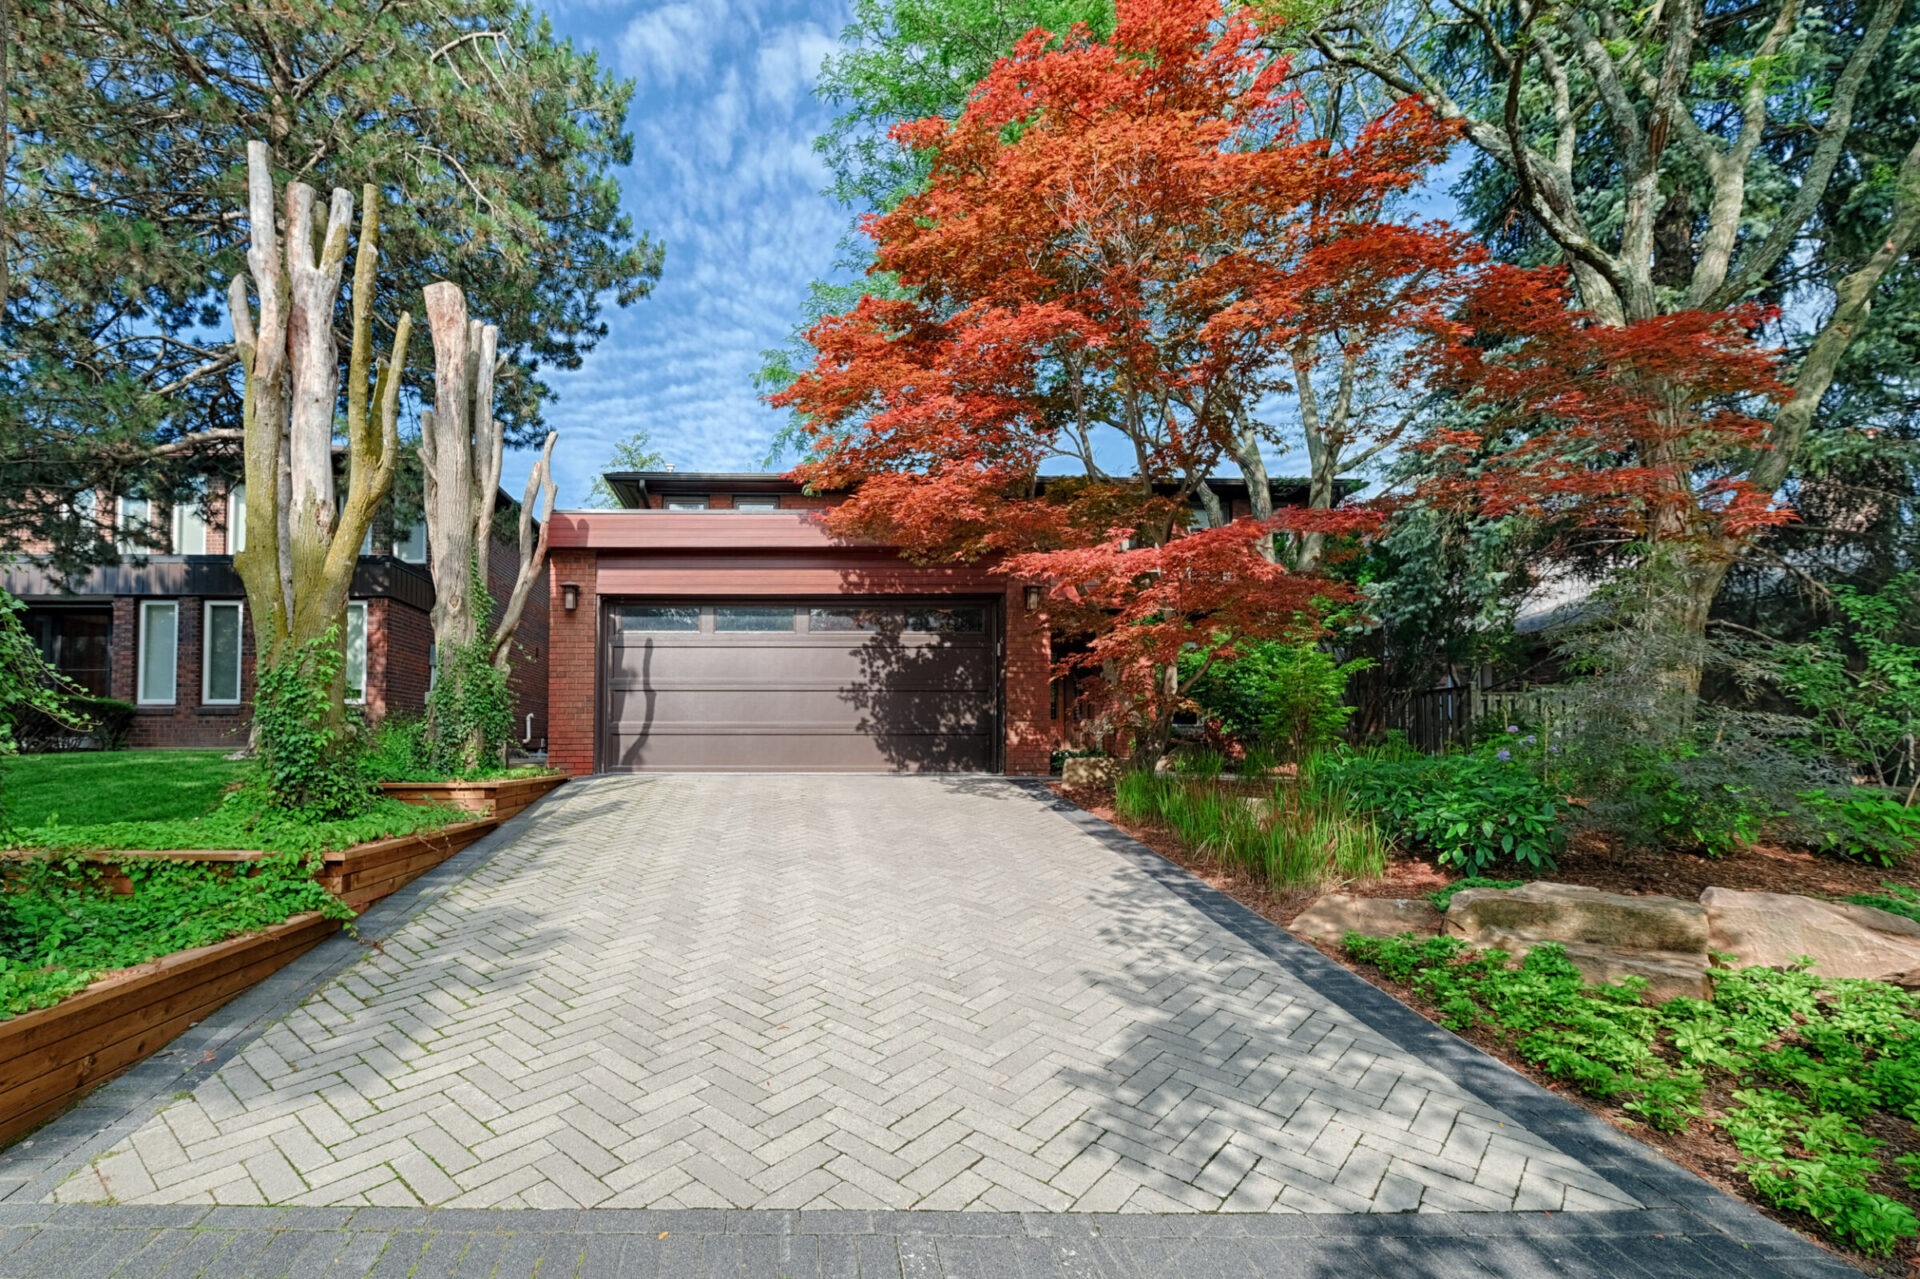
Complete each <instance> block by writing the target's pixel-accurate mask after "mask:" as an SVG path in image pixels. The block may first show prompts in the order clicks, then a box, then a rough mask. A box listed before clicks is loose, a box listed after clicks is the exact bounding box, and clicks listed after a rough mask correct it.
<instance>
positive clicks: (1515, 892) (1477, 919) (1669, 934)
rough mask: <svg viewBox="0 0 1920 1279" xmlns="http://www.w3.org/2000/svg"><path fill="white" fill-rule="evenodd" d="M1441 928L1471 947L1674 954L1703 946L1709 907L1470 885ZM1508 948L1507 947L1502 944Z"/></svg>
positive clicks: (1546, 888)
mask: <svg viewBox="0 0 1920 1279" xmlns="http://www.w3.org/2000/svg"><path fill="white" fill-rule="evenodd" d="M1446 931H1447V932H1448V933H1449V934H1451V935H1453V936H1456V937H1460V938H1463V939H1464V940H1466V941H1468V942H1470V943H1472V944H1473V945H1475V946H1489V945H1493V944H1496V943H1495V942H1494V941H1493V940H1492V938H1494V937H1499V938H1503V939H1505V940H1506V941H1507V942H1509V943H1513V944H1517V945H1521V946H1523V947H1531V946H1533V945H1537V944H1538V943H1540V942H1543V941H1556V942H1563V943H1567V944H1569V945H1582V946H1608V947H1619V948H1624V949H1629V950H1639V951H1657V952H1665V953H1669V954H1679V955H1699V956H1701V957H1702V959H1703V960H1704V958H1705V956H1706V952H1707V912H1706V908H1705V907H1703V906H1701V905H1700V904H1699V903H1698V902H1689V901H1682V900H1681V899H1679V898H1678V897H1661V896H1657V895H1648V896H1630V895H1628V894H1625V893H1609V892H1603V891H1601V890H1600V889H1597V888H1582V887H1578V886H1576V885H1573V884H1549V883H1534V884H1527V885H1525V886H1523V887H1520V888H1511V889H1505V888H1469V889H1465V890H1463V891H1461V892H1458V893H1455V894H1454V895H1453V900H1452V902H1451V903H1449V904H1448V906H1447V918H1446ZM1504 948H1506V949H1512V945H1508V946H1506V947H1504Z"/></svg>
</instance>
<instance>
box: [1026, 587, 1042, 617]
mask: <svg viewBox="0 0 1920 1279" xmlns="http://www.w3.org/2000/svg"><path fill="white" fill-rule="evenodd" d="M1039 607H1040V588H1039V587H1037V586H1029V587H1028V588H1027V612H1029V613H1031V612H1033V611H1034V610H1036V609H1038V608H1039Z"/></svg>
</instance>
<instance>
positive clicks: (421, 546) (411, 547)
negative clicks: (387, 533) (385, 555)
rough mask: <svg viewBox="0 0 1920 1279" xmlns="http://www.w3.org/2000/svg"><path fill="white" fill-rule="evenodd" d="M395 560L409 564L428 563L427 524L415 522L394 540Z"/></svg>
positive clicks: (424, 521) (423, 521) (422, 521)
mask: <svg viewBox="0 0 1920 1279" xmlns="http://www.w3.org/2000/svg"><path fill="white" fill-rule="evenodd" d="M393 554H394V558H396V559H402V560H405V561H406V562H407V563H409V564H425V563H426V562H427V522H426V520H425V519H418V520H415V521H414V522H413V523H411V524H409V525H407V527H406V529H405V530H404V531H403V532H402V534H401V535H399V536H396V537H395V538H394V539H393Z"/></svg>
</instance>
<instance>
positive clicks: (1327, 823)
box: [1114, 772, 1388, 888]
mask: <svg viewBox="0 0 1920 1279" xmlns="http://www.w3.org/2000/svg"><path fill="white" fill-rule="evenodd" d="M1114 804H1115V807H1116V809H1117V810H1118V811H1119V813H1120V815H1121V816H1122V817H1124V818H1126V819H1127V820H1129V821H1136V822H1143V823H1146V824H1149V825H1154V826H1161V827H1164V828H1166V829H1167V830H1169V831H1171V832H1172V833H1173V834H1174V835H1175V836H1176V837H1177V838H1178V839H1179V840H1180V842H1181V843H1183V844H1185V845H1186V846H1187V847H1188V848H1190V849H1192V850H1193V851H1194V852H1195V853H1198V854H1199V855H1201V856H1203V857H1206V858H1209V859H1211V860H1213V861H1217V862H1219V863H1221V864H1223V865H1226V866H1231V867H1234V868H1236V869H1238V870H1242V871H1245V872H1247V873H1248V874H1250V875H1253V876H1254V877H1256V878H1258V879H1260V880H1262V881H1264V882H1265V883H1266V884H1267V885H1268V886H1270V887H1273V888H1293V887H1307V886H1315V885H1319V884H1323V883H1327V882H1329V881H1345V880H1352V879H1364V878H1367V877H1370V876H1374V875H1378V874H1380V873H1381V872H1382V871H1383V870H1384V869H1385V868H1386V861H1387V849H1388V841H1387V840H1386V838H1385V836H1384V835H1383V834H1382V833H1381V831H1380V829H1379V827H1378V825H1377V824H1376V823H1375V822H1374V821H1373V820H1372V819H1371V818H1370V817H1368V816H1366V815H1365V814H1364V813H1362V812H1359V811H1358V810H1357V809H1356V808H1355V807H1354V806H1353V804H1352V802H1351V798H1350V797H1349V796H1348V795H1347V794H1346V792H1345V791H1344V790H1343V789H1342V788H1340V787H1339V786H1338V785H1335V784H1331V783H1327V782H1323V781H1316V780H1314V779H1311V778H1307V779H1302V780H1301V781H1299V782H1297V783H1294V782H1287V783H1281V784H1279V785H1276V786H1273V787H1271V788H1264V789H1261V790H1259V791H1250V790H1247V789H1243V788H1236V787H1232V786H1225V785H1220V784H1216V783H1213V782H1210V781H1204V780H1198V779H1195V778H1191V777H1183V776H1178V775H1173V776H1169V775H1160V774H1154V773H1143V772H1129V773H1126V774H1123V775H1122V776H1121V778H1120V780H1119V782H1118V784H1117V786H1116V788H1115V794H1114Z"/></svg>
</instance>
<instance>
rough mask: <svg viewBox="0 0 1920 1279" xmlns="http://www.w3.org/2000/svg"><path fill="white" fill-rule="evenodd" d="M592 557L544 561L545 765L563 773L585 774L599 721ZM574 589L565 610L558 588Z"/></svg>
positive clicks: (566, 555) (558, 556) (562, 553)
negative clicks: (576, 597) (574, 604)
mask: <svg viewBox="0 0 1920 1279" xmlns="http://www.w3.org/2000/svg"><path fill="white" fill-rule="evenodd" d="M597 560H598V557H597V554H596V552H594V551H590V550H558V551H555V552H553V554H552V555H551V556H550V557H549V558H548V561H547V585H548V594H547V600H548V608H549V613H548V618H549V640H548V644H549V647H548V650H547V652H548V657H547V672H546V674H547V762H548V763H549V764H551V765H553V766H554V767H555V768H562V769H565V770H566V771H567V772H569V773H591V772H592V771H593V767H594V749H593V737H594V732H595V729H596V727H597V725H598V722H599V706H598V702H597V681H596V679H595V674H596V672H597V670H598V668H599V661H600V601H599V596H598V594H597V593H596V591H595V589H594V579H595V569H596V566H597ZM568 582H573V583H576V584H578V586H579V587H580V605H579V607H578V608H576V609H575V610H574V611H573V612H571V613H569V612H567V611H566V608H565V606H564V604H563V603H562V598H561V588H562V587H563V586H564V585H565V584H566V583H568Z"/></svg>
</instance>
